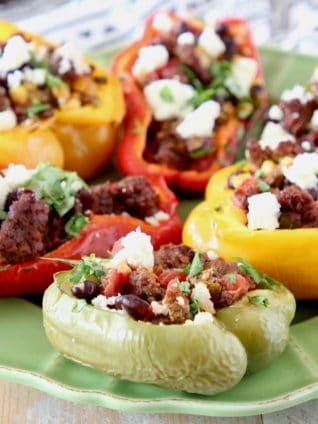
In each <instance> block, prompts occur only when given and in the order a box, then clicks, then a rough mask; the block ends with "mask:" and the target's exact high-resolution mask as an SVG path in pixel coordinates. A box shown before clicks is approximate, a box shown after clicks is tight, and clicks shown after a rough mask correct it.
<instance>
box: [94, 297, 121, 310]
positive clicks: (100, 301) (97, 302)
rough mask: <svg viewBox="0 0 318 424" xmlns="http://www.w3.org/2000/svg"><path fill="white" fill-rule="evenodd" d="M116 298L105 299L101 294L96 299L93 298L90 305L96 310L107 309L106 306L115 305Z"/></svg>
mask: <svg viewBox="0 0 318 424" xmlns="http://www.w3.org/2000/svg"><path fill="white" fill-rule="evenodd" d="M117 297H118V296H110V297H106V296H104V295H102V294H99V295H98V296H97V297H94V299H92V305H94V306H95V307H96V308H100V309H108V306H113V305H115V302H116V298H117Z"/></svg>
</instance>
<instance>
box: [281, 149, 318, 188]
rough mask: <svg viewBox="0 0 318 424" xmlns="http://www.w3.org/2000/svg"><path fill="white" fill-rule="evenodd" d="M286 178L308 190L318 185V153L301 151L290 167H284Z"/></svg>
mask: <svg viewBox="0 0 318 424" xmlns="http://www.w3.org/2000/svg"><path fill="white" fill-rule="evenodd" d="M283 174H284V176H285V178H287V180H288V181H290V182H291V183H294V184H297V185H298V186H299V187H300V188H302V189H304V190H307V189H310V188H315V187H317V185H318V178H317V174H318V153H301V154H299V155H297V156H296V157H295V159H294V161H293V163H292V165H291V166H289V167H284V168H283Z"/></svg>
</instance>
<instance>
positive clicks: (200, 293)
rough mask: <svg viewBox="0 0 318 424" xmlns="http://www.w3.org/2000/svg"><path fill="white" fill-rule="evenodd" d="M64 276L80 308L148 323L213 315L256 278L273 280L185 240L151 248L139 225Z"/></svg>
mask: <svg viewBox="0 0 318 424" xmlns="http://www.w3.org/2000/svg"><path fill="white" fill-rule="evenodd" d="M73 264H74V263H73ZM69 280H70V282H71V283H72V287H71V293H72V295H73V296H75V297H77V298H78V299H80V300H79V303H78V305H79V307H81V305H82V306H83V305H85V304H86V303H91V304H92V305H94V306H95V307H97V308H101V309H107V310H113V311H126V313H128V315H130V316H131V317H132V318H134V319H136V320H141V321H146V322H150V323H153V324H183V323H186V322H187V321H188V320H190V321H191V320H193V319H195V317H196V315H197V314H199V313H200V312H206V313H208V314H210V315H214V314H215V313H216V311H217V310H218V309H221V308H224V307H227V306H230V305H232V304H233V303H235V302H236V301H238V300H239V299H240V298H241V297H242V296H243V295H245V294H246V293H248V292H250V291H252V290H254V289H255V288H256V286H257V285H258V284H260V283H261V282H263V283H264V284H265V286H266V287H267V286H270V285H271V284H274V283H273V282H272V280H270V279H269V277H267V276H264V275H262V276H260V275H259V274H258V273H257V272H256V271H255V270H254V269H253V268H252V267H251V266H250V265H248V264H247V263H245V262H244V261H242V260H241V259H238V262H237V263H235V262H225V261H224V260H223V259H221V258H215V257H214V258H212V259H211V258H210V257H209V255H208V254H207V253H199V252H196V251H194V250H193V249H191V248H190V247H188V246H186V245H184V244H179V245H174V244H167V245H163V246H161V247H160V248H159V250H157V251H154V250H153V246H152V244H151V240H150V237H149V236H148V235H146V234H144V233H142V232H141V231H140V228H137V229H136V230H135V231H132V232H131V233H129V234H127V235H126V236H125V237H123V238H121V239H119V240H118V241H117V242H116V243H115V245H114V247H113V250H112V252H111V254H110V257H109V258H108V259H100V258H97V257H95V255H90V256H86V257H84V258H83V259H82V260H81V261H79V262H77V264H76V266H75V267H74V268H73V270H72V271H71V273H70V277H69ZM62 289H63V288H62ZM251 294H252V293H251ZM248 299H249V301H250V303H252V304H260V305H263V306H264V307H267V306H268V299H267V298H266V297H262V296H252V295H251V296H250V295H249V296H248Z"/></svg>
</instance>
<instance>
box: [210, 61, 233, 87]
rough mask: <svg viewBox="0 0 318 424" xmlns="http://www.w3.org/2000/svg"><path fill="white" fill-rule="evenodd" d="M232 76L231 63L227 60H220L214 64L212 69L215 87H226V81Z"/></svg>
mask: <svg viewBox="0 0 318 424" xmlns="http://www.w3.org/2000/svg"><path fill="white" fill-rule="evenodd" d="M230 74H231V62H229V61H227V60H219V61H216V62H214V63H213V65H212V67H211V75H212V77H213V82H212V84H213V87H214V88H219V87H225V81H226V79H227V78H228V77H229V76H230Z"/></svg>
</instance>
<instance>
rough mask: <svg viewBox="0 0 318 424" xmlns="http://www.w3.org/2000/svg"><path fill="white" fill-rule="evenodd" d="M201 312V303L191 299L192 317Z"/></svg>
mask: <svg viewBox="0 0 318 424" xmlns="http://www.w3.org/2000/svg"><path fill="white" fill-rule="evenodd" d="M199 310H200V306H199V301H198V300H197V299H191V302H190V312H191V314H192V315H196V314H197V313H198V312H199Z"/></svg>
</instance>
